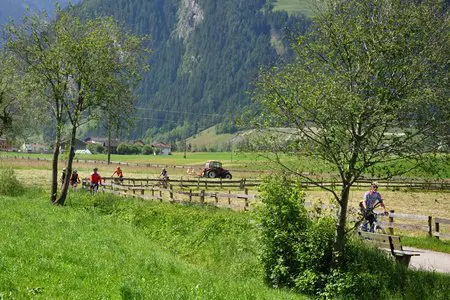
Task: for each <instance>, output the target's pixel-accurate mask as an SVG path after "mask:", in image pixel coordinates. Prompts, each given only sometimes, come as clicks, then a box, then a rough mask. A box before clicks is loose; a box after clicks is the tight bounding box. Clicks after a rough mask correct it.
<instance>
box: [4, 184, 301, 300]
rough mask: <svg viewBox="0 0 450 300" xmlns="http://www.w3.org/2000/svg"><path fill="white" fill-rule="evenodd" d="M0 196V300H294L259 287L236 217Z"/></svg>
mask: <svg viewBox="0 0 450 300" xmlns="http://www.w3.org/2000/svg"><path fill="white" fill-rule="evenodd" d="M47 199H48V195H46V194H45V193H43V192H40V191H38V190H29V191H28V192H27V193H26V194H25V195H23V196H21V197H17V198H11V197H4V196H1V197H0V205H1V206H2V210H1V211H0V231H1V232H2V233H3V238H2V239H1V240H0V253H2V255H1V257H0V270H1V271H0V298H12V299H13V298H16V299H24V298H38V299H39V298H42V299H49V298H53V299H55V298H59V299H74V298H77V299H99V298H102V299H103V298H108V299H109V298H112V299H120V298H122V299H298V298H299V296H298V295H295V294H293V293H289V292H286V291H277V290H272V289H269V288H267V287H265V286H264V285H263V284H262V280H261V271H260V265H259V262H258V260H257V247H256V240H255V234H254V230H255V228H254V225H253V224H252V223H251V222H249V219H248V216H247V215H245V214H242V213H235V212H229V211H224V210H214V209H204V208H196V207H181V206H174V205H169V204H160V203H147V202H141V201H129V200H128V201H123V199H120V198H119V199H118V198H110V197H109V196H103V195H100V194H99V195H96V196H95V197H91V196H89V195H87V194H85V193H83V192H82V191H79V192H77V193H73V194H72V195H71V197H70V201H69V203H68V206H66V207H55V206H52V205H50V204H49V203H48V202H47Z"/></svg>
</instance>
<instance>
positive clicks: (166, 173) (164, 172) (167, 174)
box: [159, 168, 169, 180]
mask: <svg viewBox="0 0 450 300" xmlns="http://www.w3.org/2000/svg"><path fill="white" fill-rule="evenodd" d="M159 177H162V179H164V180H168V179H169V173H168V172H167V169H166V168H162V170H161V173H160V174H159Z"/></svg>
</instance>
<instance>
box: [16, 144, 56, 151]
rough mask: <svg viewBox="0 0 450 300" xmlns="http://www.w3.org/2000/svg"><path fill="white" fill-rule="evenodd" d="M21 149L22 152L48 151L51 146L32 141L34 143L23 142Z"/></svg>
mask: <svg viewBox="0 0 450 300" xmlns="http://www.w3.org/2000/svg"><path fill="white" fill-rule="evenodd" d="M20 150H21V151H22V152H27V153H47V152H49V148H48V147H47V146H46V145H42V144H37V143H32V144H27V143H23V144H22V146H21V147H20Z"/></svg>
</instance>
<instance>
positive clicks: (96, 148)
mask: <svg viewBox="0 0 450 300" xmlns="http://www.w3.org/2000/svg"><path fill="white" fill-rule="evenodd" d="M87 148H88V150H89V151H91V152H92V154H98V153H104V152H105V147H103V146H102V145H101V144H97V143H92V144H89V145H88V146H87Z"/></svg>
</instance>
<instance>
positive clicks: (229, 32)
mask: <svg viewBox="0 0 450 300" xmlns="http://www.w3.org/2000/svg"><path fill="white" fill-rule="evenodd" d="M273 4H274V2H273V0H245V1H243V0H227V1H217V0H164V1H163V0H133V1H130V0H85V1H83V3H82V4H81V5H80V6H79V7H78V11H79V13H80V14H82V15H84V16H86V17H94V16H100V15H112V16H114V17H115V18H116V19H118V20H119V21H121V22H124V23H125V24H126V26H128V27H129V28H130V29H131V30H132V31H133V32H135V33H138V34H148V35H150V36H151V45H150V46H151V48H152V49H153V53H152V56H151V59H150V65H151V70H150V72H149V73H148V74H145V76H144V78H143V81H142V88H141V90H140V91H139V93H140V97H139V99H138V103H137V106H138V107H137V111H138V116H137V119H138V123H137V125H136V126H135V128H134V129H133V131H132V132H131V136H132V137H139V138H144V139H149V140H152V139H154V138H155V137H164V141H165V142H174V141H176V140H183V139H184V138H186V137H188V136H192V135H193V134H195V133H197V132H199V131H201V130H202V129H205V128H209V127H211V126H212V125H214V124H218V123H220V122H226V123H229V124H232V123H233V120H234V118H235V117H236V116H238V115H239V114H240V112H241V111H242V108H243V107H244V106H247V105H249V103H250V96H249V93H248V91H249V90H251V88H252V82H253V80H254V79H255V77H256V74H257V72H258V70H259V68H261V67H262V66H269V65H272V64H274V63H275V62H276V61H278V60H279V59H280V58H283V59H286V58H287V57H288V56H289V43H288V41H287V40H286V38H285V33H286V31H287V28H289V31H294V32H300V31H303V30H305V28H307V26H308V24H309V21H308V20H307V19H306V18H304V17H301V16H289V15H288V14H287V13H286V12H285V11H274V10H273ZM159 139H160V138H159ZM160 140H161V139H160Z"/></svg>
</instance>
